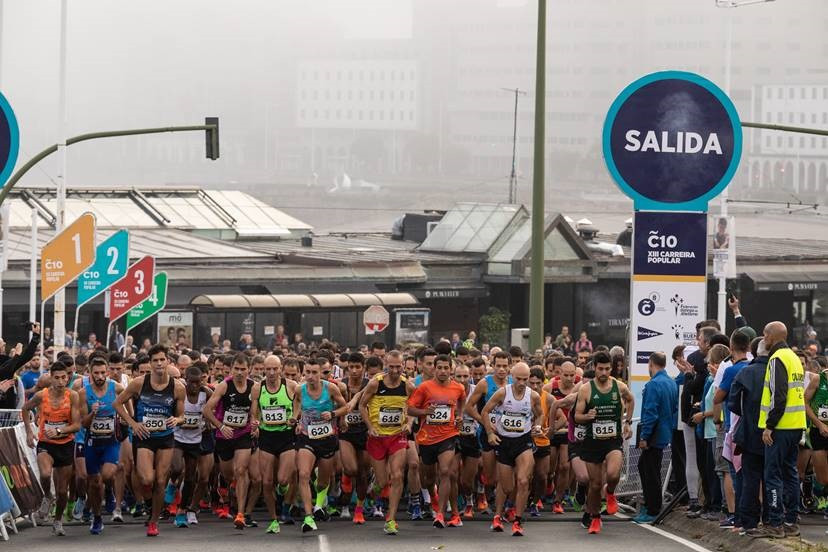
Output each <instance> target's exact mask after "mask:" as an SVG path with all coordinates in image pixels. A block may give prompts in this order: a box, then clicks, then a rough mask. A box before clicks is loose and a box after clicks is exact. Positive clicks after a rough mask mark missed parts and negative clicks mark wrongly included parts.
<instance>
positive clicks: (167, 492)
mask: <svg viewBox="0 0 828 552" xmlns="http://www.w3.org/2000/svg"><path fill="white" fill-rule="evenodd" d="M173 502H175V485H173V484H172V483H167V488H166V489H164V504H172V503H173Z"/></svg>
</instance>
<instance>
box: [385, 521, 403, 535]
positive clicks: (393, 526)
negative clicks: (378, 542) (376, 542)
mask: <svg viewBox="0 0 828 552" xmlns="http://www.w3.org/2000/svg"><path fill="white" fill-rule="evenodd" d="M382 530H383V531H385V534H386V535H396V534H397V533H398V532H399V528H398V527H397V522H396V521H394V520H393V519H389V520H388V521H386V522H385V527H383V528H382Z"/></svg>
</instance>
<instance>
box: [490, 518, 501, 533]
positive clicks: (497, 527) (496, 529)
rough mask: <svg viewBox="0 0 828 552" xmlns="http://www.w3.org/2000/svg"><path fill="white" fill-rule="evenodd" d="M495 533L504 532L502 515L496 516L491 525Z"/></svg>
mask: <svg viewBox="0 0 828 552" xmlns="http://www.w3.org/2000/svg"><path fill="white" fill-rule="evenodd" d="M489 529H491V530H492V531H494V532H495V533H502V532H503V520H502V519H501V518H500V516H495V517H494V519H493V520H492V525H491V526H490V527H489Z"/></svg>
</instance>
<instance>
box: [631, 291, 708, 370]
mask: <svg viewBox="0 0 828 552" xmlns="http://www.w3.org/2000/svg"><path fill="white" fill-rule="evenodd" d="M706 294H707V284H706V282H705V281H698V282H671V281H668V282H663V281H646V280H634V281H633V282H632V305H631V307H632V308H631V312H632V325H631V328H633V331H632V332H631V335H630V337H631V339H630V349H631V351H630V358H632V359H635V362H634V363H633V364H632V366H631V369H632V371H631V374H632V375H633V376H644V377H645V376H648V375H649V374H648V371H647V361H648V359H649V356H650V354H651V353H652V352H654V351H660V352H663V353H664V354H666V355H667V358H668V359H669V358H670V354H671V353H672V351H673V348H674V347H675V346H676V345H686V346H695V344H696V323H698V322H700V321H702V320H704V319H705V318H706V315H705V311H706V306H705V300H706V298H707V295H706ZM667 367H668V369H669V370H670V371H671V373H673V372H675V367H674V366H672V364H671V363H670V362H668V363H667ZM673 375H675V374H673Z"/></svg>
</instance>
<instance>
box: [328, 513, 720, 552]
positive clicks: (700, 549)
mask: <svg viewBox="0 0 828 552" xmlns="http://www.w3.org/2000/svg"><path fill="white" fill-rule="evenodd" d="M615 517H617V518H621V519H630V516H628V515H625V514H620V513H619V514H615ZM633 525H637V526H639V527H641V528H642V529H646V530H648V531H652V532H653V533H655V534H656V535H661V536H662V537H665V538H668V539H670V540H671V541H674V542H677V543H679V544H682V545H684V546H686V547H687V548H689V549H690V550H695V551H696V552H712V551H711V550H709V549H707V548H705V547H704V546H701V545H699V544H696V543H695V542H693V541H689V540H687V539H684V538H682V537H679V536H678V535H674V534H672V533H670V532H669V531H665V530H664V529H659V528H658V527H655V526H653V525H648V524H646V523H633ZM320 552H328V551H327V550H325V551H322V550H320Z"/></svg>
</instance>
